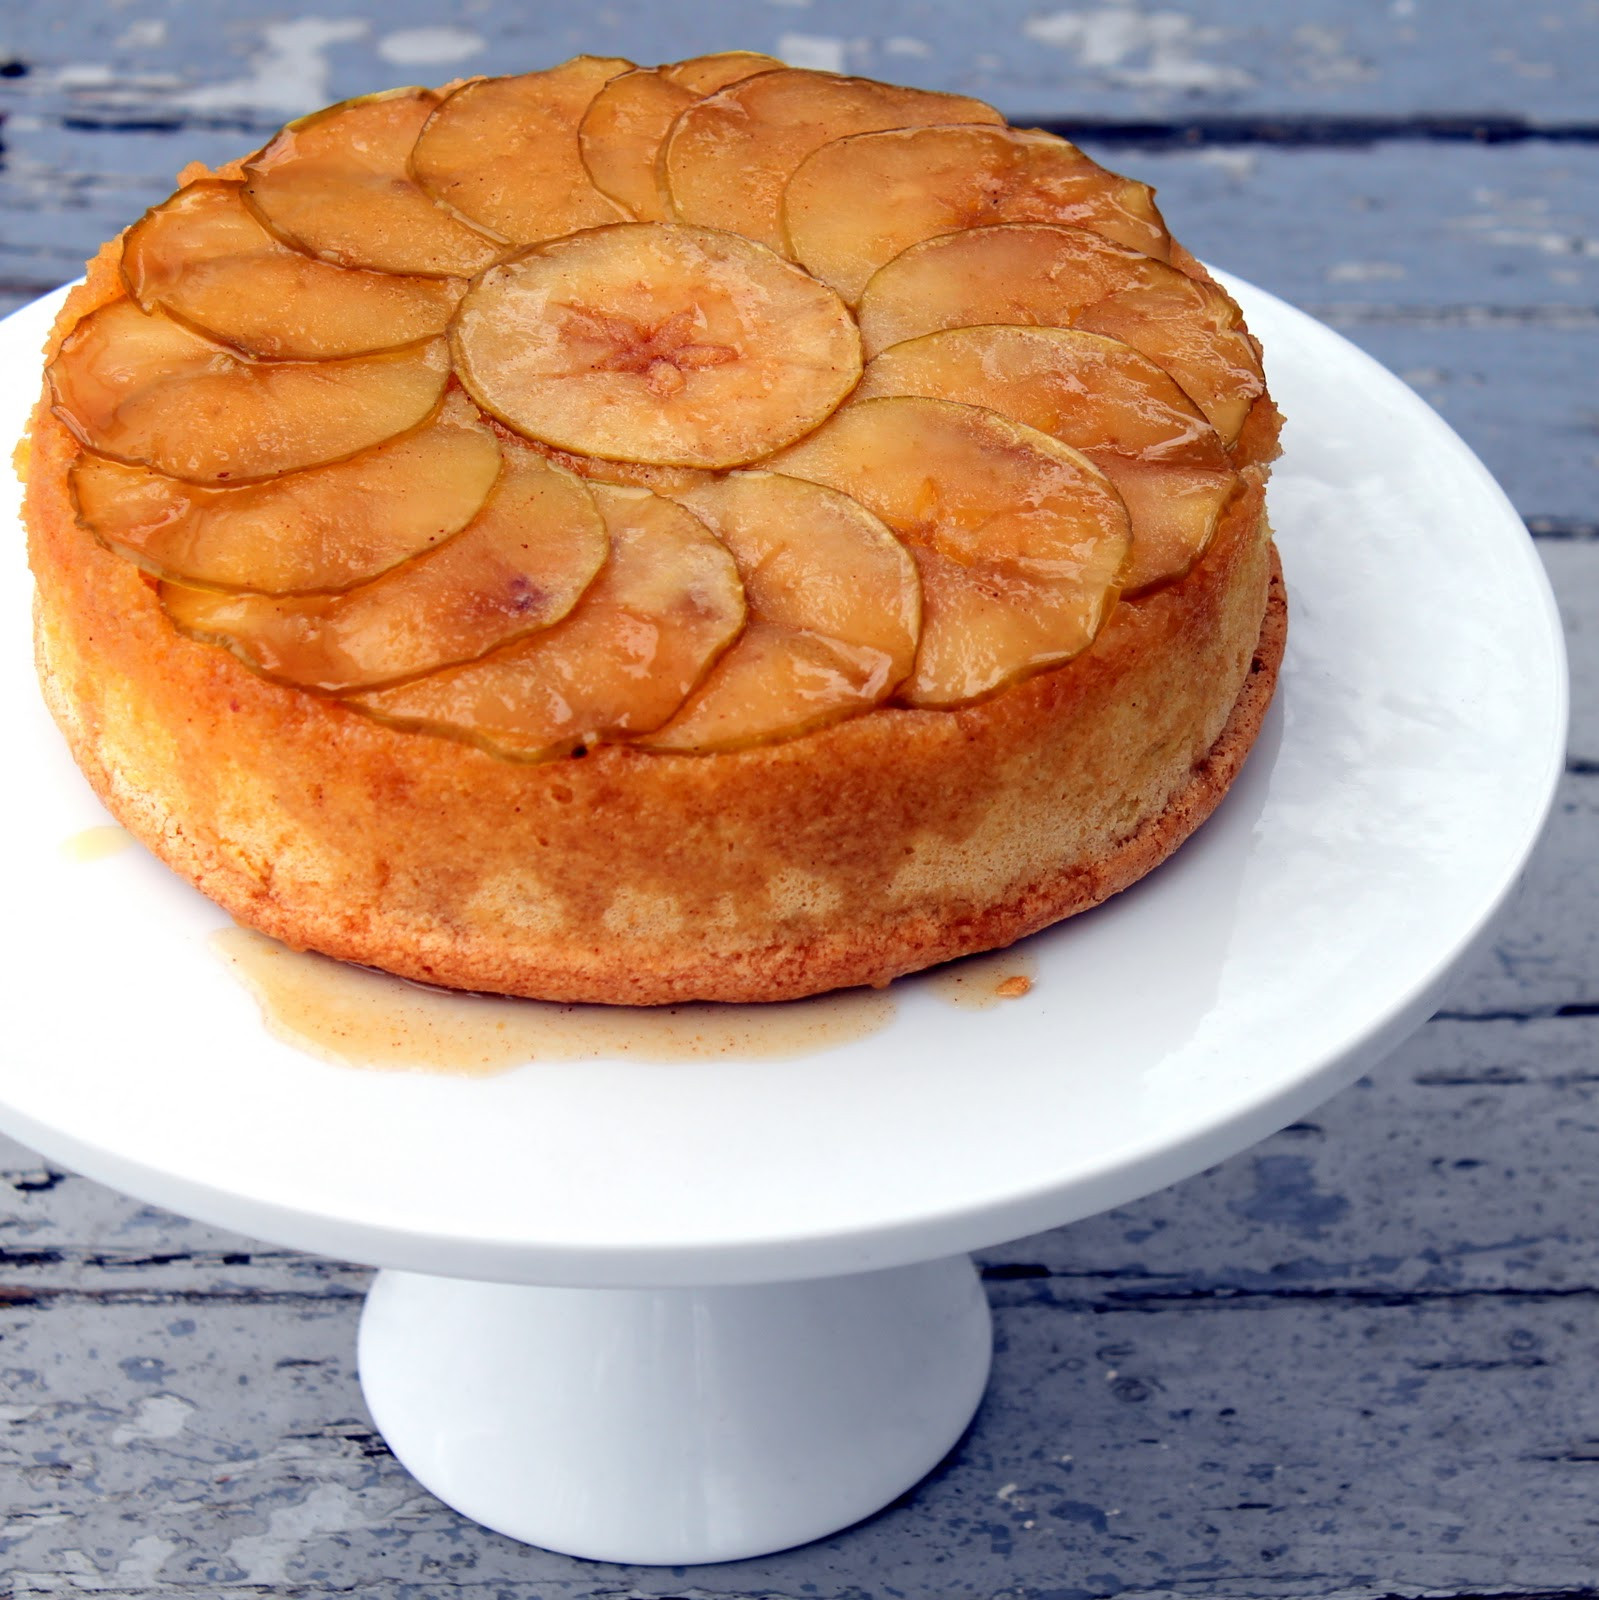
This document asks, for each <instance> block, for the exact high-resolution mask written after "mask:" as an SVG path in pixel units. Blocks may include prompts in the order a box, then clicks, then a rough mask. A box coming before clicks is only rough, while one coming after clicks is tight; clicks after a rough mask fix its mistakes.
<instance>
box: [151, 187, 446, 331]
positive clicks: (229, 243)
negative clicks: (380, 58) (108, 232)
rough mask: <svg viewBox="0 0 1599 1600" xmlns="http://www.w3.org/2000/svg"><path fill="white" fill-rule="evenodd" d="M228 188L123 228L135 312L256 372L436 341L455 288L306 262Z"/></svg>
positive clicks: (187, 192)
mask: <svg viewBox="0 0 1599 1600" xmlns="http://www.w3.org/2000/svg"><path fill="white" fill-rule="evenodd" d="M241 187H242V185H240V184H237V183H220V182H205V183H192V184H190V185H189V186H188V188H186V189H180V190H178V192H177V193H176V194H175V195H173V196H172V198H171V199H170V200H166V201H163V202H162V203H161V204H160V205H158V206H156V207H155V209H154V210H152V211H147V212H146V213H145V214H144V216H143V217H142V218H141V219H140V220H139V221H138V222H136V223H135V224H134V225H133V227H131V228H130V229H129V230H128V232H127V236H126V237H125V238H124V239H123V241H122V277H123V280H124V282H126V284H127V286H128V291H129V293H131V294H132V296H133V298H134V299H135V300H137V301H138V302H139V304H140V305H141V306H143V307H144V309H145V310H146V311H154V310H156V309H157V308H159V309H161V310H163V311H167V312H170V313H171V314H172V315H173V316H175V317H178V318H180V319H181V320H182V321H185V322H188V323H191V324H192V325H193V326H194V327H196V328H198V329H200V331H201V332H202V333H208V334H210V335H211V337H212V338H214V339H220V340H221V341H222V342H223V343H224V344H228V345H232V346H233V348H234V349H235V350H242V351H243V352H244V354H245V355H247V356H258V357H260V358H261V359H263V360H266V361H285V360H288V361H293V360H309V361H316V360H322V359H325V358H327V357H330V356H357V355H367V354H369V353H370V352H372V351H374V350H391V349H393V348H394V347H395V346H396V345H402V344H414V343H415V342H416V341H417V340H418V339H428V338H432V337H433V336H434V335H436V334H440V333H443V332H444V327H445V324H446V323H447V322H449V320H450V314H451V312H453V311H454V310H455V303H456V301H457V300H459V299H460V298H461V293H462V290H463V289H464V288H465V285H464V284H462V283H461V282H459V281H458V280H455V279H448V278H419V277H409V278H402V277H395V276H392V275H391V274H389V273H384V272H362V271H358V270H352V269H350V268H347V267H335V266H331V265H329V264H328V263H327V262H326V261H317V260H315V259H314V258H312V257H311V256H307V255H304V254H302V253H301V252H300V251H298V250H291V249H290V248H289V247H288V246H287V245H286V244H283V243H282V242H281V241H280V240H279V239H277V238H276V237H275V236H274V235H273V234H271V233H269V232H268V231H267V230H266V229H265V228H263V227H262V226H261V224H260V223H259V222H258V221H257V220H256V218H255V216H254V215H253V214H252V213H251V211H250V210H249V208H248V207H247V206H246V205H245V204H244V201H243V200H242V199H241V198H240V193H239V191H240V189H241Z"/></svg>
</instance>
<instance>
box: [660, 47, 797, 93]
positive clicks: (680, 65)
mask: <svg viewBox="0 0 1599 1600" xmlns="http://www.w3.org/2000/svg"><path fill="white" fill-rule="evenodd" d="M657 70H658V71H659V72H660V74H661V76H662V77H663V78H665V79H666V80H667V82H669V83H675V84H676V85H677V86H678V87H679V88H680V89H687V90H688V91H689V93H690V94H694V95H707V94H715V93H716V91H717V90H718V89H725V88H726V87H727V86H728V84H730V83H742V82H743V80H744V79H745V78H753V77H754V76H755V74H756V73H757V72H782V71H786V70H787V64H786V63H785V62H782V61H779V60H778V59H777V57H776V56H766V55H762V54H761V52H760V51H759V50H718V51H717V52H716V54H715V55H709V56H690V57H689V59H688V60H687V61H671V62H668V63H667V64H666V65H665V66H664V67H660V68H658V69H657Z"/></svg>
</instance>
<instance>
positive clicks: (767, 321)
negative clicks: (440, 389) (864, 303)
mask: <svg viewBox="0 0 1599 1600" xmlns="http://www.w3.org/2000/svg"><path fill="white" fill-rule="evenodd" d="M452 340H453V343H454V349H455V359H456V370H457V372H458V373H459V375H460V377H461V381H462V382H463V383H464V384H465V385H466V387H467V389H468V390H469V391H470V392H471V394H472V396H473V397H474V398H475V399H476V400H477V402H478V404H479V405H481V406H482V407H483V408H484V409H485V410H486V411H489V412H491V413H492V414H493V415H494V416H496V417H498V418H499V419H500V420H501V421H502V422H504V423H505V424H506V425H507V426H508V427H510V428H514V429H515V430H516V431H517V432H518V433H522V434H525V435H527V436H528V437H529V438H532V439H538V440H542V441H543V442H545V443H547V444H552V445H554V446H555V447H556V448H557V449H561V450H573V451H577V452H579V453H580V454H585V455H596V456H606V457H610V458H612V459H615V460H622V461H643V462H650V463H654V464H657V465H662V466H685V467H708V468H721V467H730V466H738V465H742V464H743V463H745V462H749V461H753V460H755V459H756V458H757V457H759V456H763V455H765V454H767V453H768V452H769V451H772V450H776V449H778V448H779V447H781V446H782V445H785V444H787V443H788V442H789V441H790V440H792V439H796V438H798V437H799V436H800V435H801V434H803V433H806V432H808V431H809V430H810V429H812V428H814V427H815V426H816V424H817V423H819V422H820V421H821V420H822V419H823V418H824V417H826V416H827V415H828V413H829V412H831V411H832V410H833V408H834V407H835V406H837V405H838V403H839V402H840V401H841V400H842V399H843V397H844V396H845V395H846V394H847V393H848V392H849V391H850V389H851V388H853V387H854V384H855V382H856V379H857V378H858V377H859V376H860V338H859V335H858V333H857V332H856V329H855V323H854V321H853V319H852V318H851V317H850V314H849V312H848V310H847V309H846V308H845V306H844V304H843V302H842V301H841V300H840V299H839V298H838V296H837V295H836V294H834V293H833V291H832V290H831V289H828V288H826V287H825V286H824V285H822V284H819V283H817V282H816V280H815V279H814V278H812V277H810V276H809V275H808V274H807V273H804V272H802V271H801V270H800V269H799V268H798V267H795V266H792V265H790V264H789V263H788V262H786V261H784V260H782V259H781V258H779V257H778V256H776V255H774V254H772V252H771V251H769V250H766V249H764V248H762V247H761V246H760V245H757V244H751V243H750V242H749V241H748V240H746V239H740V238H737V237H735V236H734V235H732V234H726V233H718V232H714V231H712V230H710V229H707V228H688V227H679V226H671V225H666V224H660V223H624V224H619V225H617V226H614V227H609V228H596V229H592V230H590V231H588V232H586V233H580V234H576V235H574V236H572V237H571V238H567V239H557V240H552V241H551V242H550V243H548V244H544V245H537V246H535V247H534V248H533V249H531V250H529V251H527V252H525V253H524V254H522V255H521V256H519V257H517V258H516V259H515V260H514V261H509V262H506V263H504V264H503V265H501V266H498V267H494V268H492V269H491V270H490V271H488V272H487V273H485V274H484V275H483V277H482V278H480V279H479V280H478V282H477V283H476V284H474V285H473V287H472V289H471V291H470V292H469V293H468V294H467V296H466V298H465V299H464V300H463V301H462V302H461V308H460V311H459V312H458V313H457V316H456V320H455V324H454V328H453V331H452Z"/></svg>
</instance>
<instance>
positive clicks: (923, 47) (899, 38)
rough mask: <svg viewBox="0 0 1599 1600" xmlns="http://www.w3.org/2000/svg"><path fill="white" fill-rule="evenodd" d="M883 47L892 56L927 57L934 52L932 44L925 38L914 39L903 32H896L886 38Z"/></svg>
mask: <svg viewBox="0 0 1599 1600" xmlns="http://www.w3.org/2000/svg"><path fill="white" fill-rule="evenodd" d="M883 49H884V50H885V51H887V52H888V54H889V55H891V56H915V57H917V58H918V59H925V58H926V57H928V56H930V55H932V53H933V47H932V45H930V44H929V43H928V42H927V41H926V40H925V39H912V38H910V37H909V36H908V35H906V34H903V33H896V34H895V35H894V37H893V38H892V39H885V40H884V41H883Z"/></svg>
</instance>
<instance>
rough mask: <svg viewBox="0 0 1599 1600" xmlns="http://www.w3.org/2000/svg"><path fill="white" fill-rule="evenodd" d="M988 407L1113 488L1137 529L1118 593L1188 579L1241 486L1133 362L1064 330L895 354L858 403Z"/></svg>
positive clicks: (874, 366) (1204, 436) (1222, 453)
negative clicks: (910, 400)
mask: <svg viewBox="0 0 1599 1600" xmlns="http://www.w3.org/2000/svg"><path fill="white" fill-rule="evenodd" d="M894 394H905V395H924V396H927V397H928V398H930V399H935V400H959V401H961V402H963V403H964V404H966V405H974V406H986V407H988V409H989V410H991V411H997V412H999V413H1000V414H1001V415H1002V416H1007V417H1010V418H1011V419H1012V420H1013V421H1016V422H1025V423H1026V424H1027V425H1028V426H1029V427H1032V428H1038V429H1040V430H1041V431H1042V432H1044V433H1047V434H1050V435H1052V436H1053V437H1054V438H1056V439H1059V440H1060V442H1061V443H1062V444H1069V445H1071V446H1072V447H1073V448H1074V449H1077V450H1081V451H1082V452H1083V454H1084V455H1086V456H1087V457H1088V459H1089V460H1090V461H1092V462H1093V463H1094V465H1095V466H1096V467H1098V468H1099V469H1100V471H1101V472H1103V473H1104V474H1105V476H1106V477H1107V478H1109V479H1110V481H1111V482H1112V483H1113V484H1114V485H1115V486H1116V489H1117V492H1118V493H1119V494H1120V495H1121V497H1122V499H1123V500H1124V501H1125V502H1126V503H1127V509H1128V512H1129V514H1130V516H1131V518H1132V526H1133V554H1132V559H1131V561H1130V562H1129V563H1128V566H1127V569H1126V570H1125V571H1124V572H1123V573H1122V592H1123V593H1124V594H1137V593H1139V592H1140V591H1141V590H1144V589H1148V588H1151V587H1153V586H1154V585H1155V584H1157V583H1165V582H1167V581H1169V580H1171V579H1173V578H1180V577H1182V576H1183V574H1184V573H1186V572H1187V571H1188V570H1189V568H1190V567H1192V566H1193V564H1194V562H1195V561H1197V560H1198V559H1199V557H1200V555H1201V554H1202V553H1203V551H1204V549H1205V546H1206V545H1208V544H1209V543H1210V539H1211V535H1212V534H1213V533H1214V532H1215V531H1216V523H1217V519H1218V518H1219V517H1220V516H1221V510H1222V507H1223V506H1224V505H1225V504H1226V503H1227V501H1228V499H1229V498H1231V496H1232V493H1233V491H1234V489H1235V488H1236V487H1237V485H1238V475H1237V473H1235V472H1234V471H1233V470H1232V466H1231V463H1230V462H1229V460H1228V457H1227V451H1226V449H1225V447H1224V446H1223V445H1222V442H1221V439H1220V438H1219V437H1218V436H1217V434H1216V430H1215V429H1214V428H1212V427H1211V425H1210V424H1209V423H1208V422H1206V421H1205V419H1204V417H1203V415H1201V413H1200V411H1199V409H1198V407H1197V406H1195V405H1194V403H1193V401H1192V400H1190V399H1189V398H1188V396H1187V395H1185V394H1184V393H1183V392H1182V390H1181V389H1179V388H1178V387H1177V385H1176V384H1175V383H1173V382H1172V380H1171V379H1170V378H1169V377H1167V376H1166V374H1165V373H1164V372H1162V371H1161V369H1160V368H1159V367H1157V366H1156V365H1155V363H1154V362H1153V361H1150V360H1149V359H1148V358H1147V357H1145V356H1141V355H1139V354H1138V352H1137V351H1136V350H1133V349H1130V348H1129V347H1128V346H1127V345H1124V344H1119V343H1118V342H1117V341H1116V340H1114V339H1106V338H1102V337H1101V336H1100V335H1099V334H1094V333H1073V332H1069V331H1067V330H1066V329H1064V328H1021V327H986V328H983V327H979V328H951V329H949V330H948V331H946V332H944V333H929V334H924V335H923V336H922V337H921V338H920V339H909V340H907V341H906V342H905V343H904V344H896V345H892V346H890V348H889V349H887V350H885V351H884V352H883V353H882V354H881V355H880V356H878V357H876V359H875V360H873V361H871V362H870V363H869V364H868V365H867V368H866V371H865V373H864V374H863V375H862V378H861V385H860V388H859V389H857V390H856V395H857V396H858V397H860V398H862V399H865V398H868V397H872V396H877V395H894Z"/></svg>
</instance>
